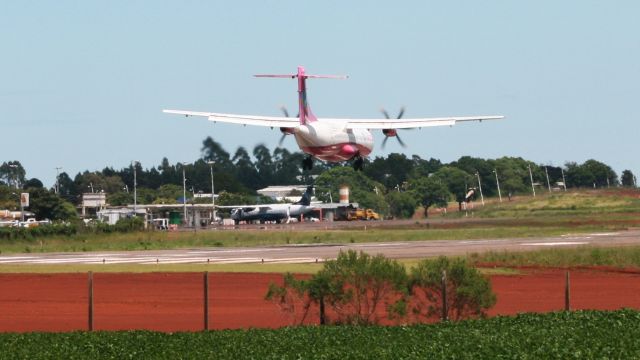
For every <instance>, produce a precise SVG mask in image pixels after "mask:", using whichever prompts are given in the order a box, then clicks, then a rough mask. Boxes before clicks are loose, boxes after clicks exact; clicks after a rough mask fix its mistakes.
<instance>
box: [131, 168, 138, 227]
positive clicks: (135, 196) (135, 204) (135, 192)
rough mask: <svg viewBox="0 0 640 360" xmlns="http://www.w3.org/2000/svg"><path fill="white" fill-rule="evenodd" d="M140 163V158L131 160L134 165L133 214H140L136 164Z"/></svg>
mask: <svg viewBox="0 0 640 360" xmlns="http://www.w3.org/2000/svg"><path fill="white" fill-rule="evenodd" d="M139 163H140V162H139V161H138V160H133V161H132V162H131V164H132V165H133V216H138V211H137V210H138V178H137V177H136V165H138V164H139Z"/></svg>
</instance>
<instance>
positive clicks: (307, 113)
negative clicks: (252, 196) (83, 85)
mask: <svg viewBox="0 0 640 360" xmlns="http://www.w3.org/2000/svg"><path fill="white" fill-rule="evenodd" d="M255 76H256V77H266V78H291V79H295V78H297V79H298V107H299V114H298V117H297V118H292V117H288V116H285V117H275V116H254V115H234V114H221V113H211V112H199V111H185V110H163V112H165V113H169V114H179V115H185V116H202V117H206V118H207V119H208V120H209V121H213V122H214V123H215V122H218V121H219V122H225V123H232V124H241V125H256V126H267V127H270V128H272V129H273V128H280V131H281V132H282V133H283V138H284V136H286V135H293V136H294V137H295V139H296V142H297V143H298V146H299V147H300V149H301V150H302V151H303V152H305V153H307V154H308V155H309V156H307V157H306V158H305V159H304V160H303V162H302V168H303V169H304V170H311V168H312V167H313V158H314V157H315V158H317V159H320V160H324V161H328V162H341V161H348V160H352V159H353V160H354V163H353V166H354V168H355V169H356V170H360V169H362V165H363V157H366V156H368V155H369V154H370V153H371V151H372V150H373V134H372V133H371V130H374V129H379V130H382V133H383V134H384V135H385V137H386V138H385V140H384V142H383V144H384V143H386V140H387V138H389V137H396V138H397V136H398V133H397V131H398V130H400V129H413V128H423V127H431V126H453V125H455V124H456V123H457V122H463V121H482V120H497V119H502V118H504V116H465V117H436V118H418V119H400V118H401V117H402V114H403V113H404V111H403V110H402V111H401V113H400V115H399V116H398V118H397V119H389V116H388V114H386V112H384V111H383V113H384V114H385V117H386V119H329V118H322V119H319V118H316V116H315V115H314V114H313V113H312V112H311V107H310V106H309V103H308V101H307V86H306V80H307V79H346V78H347V77H346V76H339V75H338V76H337V75H308V74H306V73H305V70H304V67H302V66H299V67H298V72H297V74H287V75H255ZM398 139H399V138H398ZM399 141H400V140H399ZM400 144H401V145H404V144H403V143H402V141H400Z"/></svg>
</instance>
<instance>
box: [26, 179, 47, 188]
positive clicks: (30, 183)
mask: <svg viewBox="0 0 640 360" xmlns="http://www.w3.org/2000/svg"><path fill="white" fill-rule="evenodd" d="M41 187H44V185H43V184H42V181H40V179H37V178H31V179H29V180H27V181H25V182H24V185H23V188H25V189H26V188H41Z"/></svg>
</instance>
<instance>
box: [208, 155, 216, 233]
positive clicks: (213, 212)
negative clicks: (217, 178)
mask: <svg viewBox="0 0 640 360" xmlns="http://www.w3.org/2000/svg"><path fill="white" fill-rule="evenodd" d="M215 163H216V162H215V161H207V164H209V167H210V168H211V223H213V222H214V221H216V195H215V187H214V185H213V164H215Z"/></svg>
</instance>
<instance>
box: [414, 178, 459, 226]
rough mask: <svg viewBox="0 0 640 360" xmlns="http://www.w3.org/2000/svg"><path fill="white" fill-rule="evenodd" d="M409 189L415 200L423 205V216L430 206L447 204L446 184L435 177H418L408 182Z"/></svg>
mask: <svg viewBox="0 0 640 360" xmlns="http://www.w3.org/2000/svg"><path fill="white" fill-rule="evenodd" d="M409 189H410V191H411V192H412V193H413V194H414V196H415V198H416V200H417V201H418V203H419V204H420V205H422V207H424V216H425V217H427V216H428V210H429V208H430V207H431V206H433V205H435V206H440V207H445V206H447V200H448V199H449V195H450V194H449V190H448V189H447V186H446V185H445V184H444V183H443V182H442V181H441V180H440V179H438V178H436V177H428V178H424V177H423V178H418V179H414V180H412V181H411V182H410V183H409Z"/></svg>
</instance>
